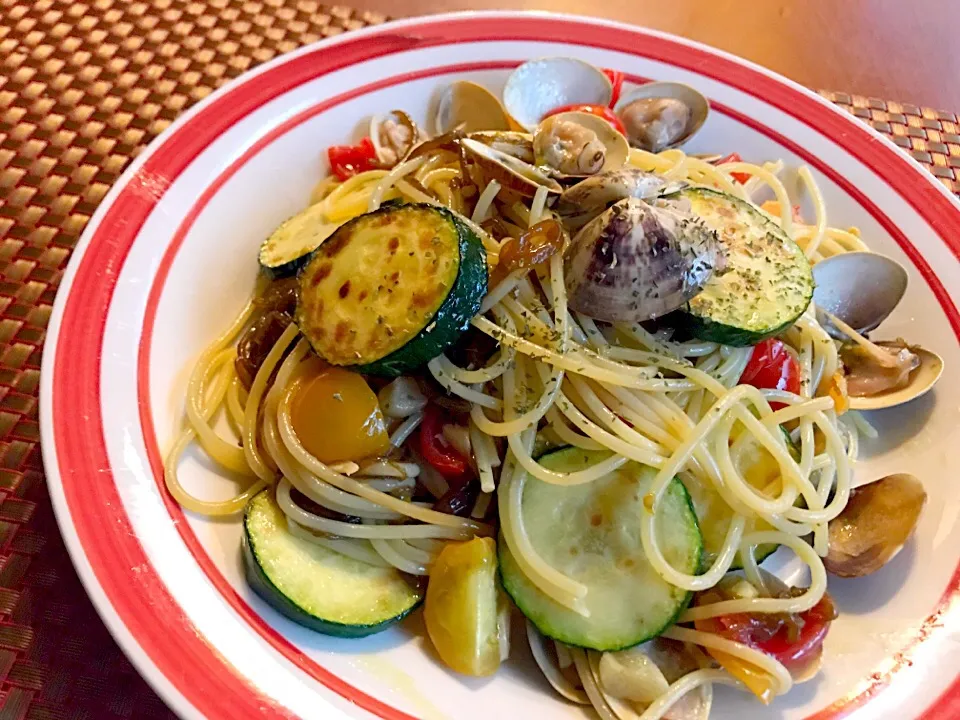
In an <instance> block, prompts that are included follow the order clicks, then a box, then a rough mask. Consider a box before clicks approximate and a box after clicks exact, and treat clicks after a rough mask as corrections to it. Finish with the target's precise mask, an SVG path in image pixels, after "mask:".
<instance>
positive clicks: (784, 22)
mask: <svg viewBox="0 0 960 720" xmlns="http://www.w3.org/2000/svg"><path fill="white" fill-rule="evenodd" d="M349 4H350V5H351V6H353V7H357V8H361V9H364V10H374V11H377V12H382V13H384V14H386V15H391V16H393V17H402V16H409V15H420V14H427V13H436V12H443V11H448V10H481V9H485V10H493V9H499V8H513V9H521V8H522V9H526V10H553V11H555V12H568V13H579V14H590V15H595V16H597V17H605V18H610V19H613V20H621V21H624V22H630V23H634V24H637V25H644V26H646V27H650V28H655V29H658V30H666V31H668V32H672V33H675V34H677V35H682V36H684V37H687V38H691V39H693V40H699V41H701V42H705V43H707V44H708V45H713V46H714V47H718V48H721V49H723V50H727V51H729V52H732V53H735V54H737V55H740V56H742V57H745V58H747V59H749V60H753V61H754V62H757V63H760V64H761V65H764V66H766V67H768V68H771V69H772V70H776V71H777V72H780V73H782V74H784V75H786V76H787V77H789V78H792V79H794V80H796V81H797V82H800V83H802V84H804V85H806V86H808V87H812V88H818V89H824V90H842V91H845V92H851V93H857V94H860V95H871V96H875V97H880V98H886V99H893V100H901V101H906V102H913V103H916V104H918V105H928V106H933V107H938V108H943V109H945V110H960V49H958V48H960V35H958V31H960V0H350V3H349Z"/></svg>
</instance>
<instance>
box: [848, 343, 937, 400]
mask: <svg viewBox="0 0 960 720" xmlns="http://www.w3.org/2000/svg"><path fill="white" fill-rule="evenodd" d="M877 345H884V343H882V342H879V343H877ZM910 350H911V351H912V352H914V353H916V354H917V355H918V356H919V357H920V366H919V367H917V368H916V369H915V370H914V371H913V372H911V373H910V384H909V385H907V386H906V387H905V388H900V389H899V390H889V391H887V392H882V393H877V394H876V395H869V396H866V397H851V398H849V402H850V409H851V410H882V409H883V408H889V407H895V406H897V405H902V404H903V403H906V402H910V401H911V400H915V399H916V398H918V397H920V396H921V395H925V394H926V393H927V392H929V391H930V389H931V388H932V387H933V386H934V385H936V383H937V380H939V379H940V376H941V375H942V374H943V358H941V357H940V356H939V355H937V354H936V353H935V352H931V351H930V350H925V349H924V348H921V347H914V346H911V347H910Z"/></svg>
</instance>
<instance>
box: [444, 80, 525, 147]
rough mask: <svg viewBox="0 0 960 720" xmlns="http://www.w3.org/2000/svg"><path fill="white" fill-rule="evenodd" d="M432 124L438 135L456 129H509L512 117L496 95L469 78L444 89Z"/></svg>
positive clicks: (467, 131) (469, 131) (466, 130)
mask: <svg viewBox="0 0 960 720" xmlns="http://www.w3.org/2000/svg"><path fill="white" fill-rule="evenodd" d="M433 124H434V131H435V132H436V134H437V135H443V134H444V133H448V132H450V131H451V130H454V129H457V128H459V129H460V130H462V131H463V132H465V133H471V132H475V131H477V130H509V129H510V119H509V118H508V117H507V113H506V111H505V110H504V108H503V105H501V104H500V100H499V99H497V96H496V95H494V94H493V93H492V92H490V91H489V90H487V89H486V88H485V87H484V86H483V85H478V84H477V83H475V82H470V81H469V80H459V81H457V82H455V83H451V84H450V85H448V86H447V87H446V88H445V89H444V91H443V92H442V93H441V94H440V98H439V100H438V102H437V110H436V114H435V115H434V121H433Z"/></svg>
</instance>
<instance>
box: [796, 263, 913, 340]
mask: <svg viewBox="0 0 960 720" xmlns="http://www.w3.org/2000/svg"><path fill="white" fill-rule="evenodd" d="M813 279H814V280H815V281H816V283H817V286H816V289H815V290H814V291H813V302H814V303H815V304H816V306H817V307H818V308H821V309H823V310H826V311H828V312H829V313H831V314H832V315H836V316H837V317H838V318H840V319H841V320H843V322H845V323H846V324H847V325H849V326H850V327H852V328H853V329H854V330H856V331H857V332H859V333H861V334H862V333H866V332H869V331H871V330H873V329H874V328H876V327H877V326H878V325H879V324H880V323H882V322H883V321H884V320H886V319H887V317H888V316H889V315H890V313H892V312H893V310H894V308H896V307H897V304H898V303H899V302H900V300H901V298H903V294H904V293H905V292H906V291H907V271H906V270H904V269H903V266H902V265H900V263H898V262H896V261H894V260H891V259H890V258H888V257H886V256H884V255H880V254H878V253H872V252H850V253H842V254H840V255H834V256H833V257H829V258H827V259H825V260H821V261H820V262H818V263H817V264H816V265H814V266H813ZM825 325H826V327H827V328H828V329H829V328H830V325H829V323H825Z"/></svg>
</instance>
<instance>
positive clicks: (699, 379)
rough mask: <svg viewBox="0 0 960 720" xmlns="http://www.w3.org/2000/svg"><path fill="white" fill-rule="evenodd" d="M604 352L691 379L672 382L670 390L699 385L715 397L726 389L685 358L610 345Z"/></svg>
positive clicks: (695, 387) (694, 388) (687, 388)
mask: <svg viewBox="0 0 960 720" xmlns="http://www.w3.org/2000/svg"><path fill="white" fill-rule="evenodd" d="M604 354H605V355H606V356H607V357H609V358H615V359H616V358H619V359H622V360H632V361H634V362H642V363H652V364H656V365H657V366H659V367H661V368H664V369H666V370H671V371H672V372H675V373H679V374H680V375H683V376H684V377H686V378H687V379H688V380H690V381H691V382H690V383H685V384H679V383H677V384H674V385H672V386H671V387H670V389H671V390H696V389H698V387H697V386H700V387H703V388H705V389H707V390H709V391H710V392H711V393H713V394H714V395H716V396H717V397H720V396H721V395H723V394H724V393H725V392H726V391H727V388H726V387H724V385H723V383H721V382H720V381H719V380H717V379H716V378H714V377H712V376H710V375H708V374H707V373H705V372H703V371H702V370H699V369H697V367H696V366H695V365H693V364H692V363H690V362H688V361H686V360H673V359H672V358H670V357H664V356H661V355H657V354H656V353H651V352H647V351H646V350H635V349H633V348H625V347H610V348H607V349H606V351H605V353H604ZM627 367H629V366H627Z"/></svg>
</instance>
